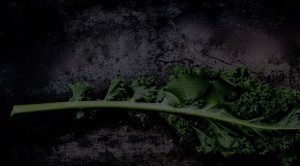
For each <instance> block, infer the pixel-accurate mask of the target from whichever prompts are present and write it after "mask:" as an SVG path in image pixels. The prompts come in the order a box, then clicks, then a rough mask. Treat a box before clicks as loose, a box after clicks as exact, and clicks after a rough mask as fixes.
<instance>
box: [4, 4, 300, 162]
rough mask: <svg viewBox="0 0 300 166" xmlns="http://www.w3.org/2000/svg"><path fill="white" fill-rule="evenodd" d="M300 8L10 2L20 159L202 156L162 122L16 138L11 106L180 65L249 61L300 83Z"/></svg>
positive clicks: (7, 21) (7, 64) (7, 31)
mask: <svg viewBox="0 0 300 166" xmlns="http://www.w3.org/2000/svg"><path fill="white" fill-rule="evenodd" d="M1 3H2V2H1ZM298 9H299V8H298V6H297V5H296V0H295V1H283V0H281V1H276V2H274V1H271V0H267V1H263V0H255V1H246V0H244V1H234V0H228V1H219V0H214V1H207V0H202V1H197V3H196V1H192V0H188V1H179V0H177V1H176V0H173V1H171V0H163V1H155V0H151V1H150V0H148V1H117V0H113V1H109V2H104V1H96V0H74V1H70V0H57V1H55V0H30V1H26V2H25V1H19V0H11V1H8V2H4V3H3V4H1V10H0V11H1V12H0V14H1V15H0V42H1V44H0V50H1V51H0V92H1V94H0V98H1V101H0V103H1V107H0V109H1V114H0V115H1V123H3V125H1V127H2V128H3V129H1V131H3V132H2V133H3V134H1V137H2V138H3V139H5V140H4V141H2V142H3V143H4V144H5V145H6V148H3V149H7V150H4V151H5V152H4V153H5V154H6V156H7V157H8V158H9V159H11V161H13V162H12V164H20V163H22V162H28V163H31V162H33V163H35V164H38V165H40V164H45V163H47V164H52V165H56V164H62V163H72V164H76V163H77V164H87V163H89V164H95V163H97V162H100V163H101V162H103V163H106V162H114V163H115V164H124V163H130V162H133V161H136V163H139V164H140V163H145V162H146V161H152V163H154V165H159V164H161V163H162V164H163V163H174V164H175V163H177V162H182V163H185V164H187V163H190V164H193V163H194V164H195V160H196V158H195V157H192V159H186V156H187V155H186V156H185V155H184V153H186V152H184V153H181V152H180V148H178V147H177V145H176V143H174V140H173V139H172V137H171V135H170V134H169V133H168V132H162V131H161V130H163V129H160V128H161V126H158V128H159V129H158V130H155V129H147V130H145V129H141V128H134V127H133V126H130V125H128V124H126V123H125V124H121V125H118V123H117V122H116V123H114V124H115V125H112V126H106V127H105V125H104V126H103V124H100V125H99V124H98V125H96V126H98V128H94V129H93V130H88V131H89V132H86V130H87V128H90V126H89V125H87V126H89V127H87V128H84V129H82V130H79V131H69V130H67V129H65V131H62V132H60V133H59V134H57V133H55V132H54V133H55V134H52V135H51V134H49V135H50V136H49V135H47V134H45V135H46V136H49V139H47V140H46V141H44V142H43V141H38V140H39V139H41V138H39V136H38V135H39V134H38V132H40V130H37V132H33V133H31V134H33V137H37V139H33V140H35V141H37V142H35V141H33V140H30V139H32V138H31V137H30V136H28V133H27V135H26V132H24V133H23V135H22V134H20V135H18V134H17V135H18V137H20V139H13V141H10V144H6V143H5V142H6V141H7V140H9V139H11V137H16V135H14V134H15V133H14V132H13V131H12V130H14V129H15V128H14V127H9V126H8V125H10V123H11V122H8V114H9V111H10V110H11V106H12V105H13V104H21V103H36V102H49V101H65V100H67V99H68V96H69V95H70V92H69V89H68V83H70V82H78V81H79V82H81V81H87V82H89V83H91V84H92V85H94V86H95V87H96V91H97V92H98V97H101V96H103V95H104V92H105V90H106V89H107V87H108V85H109V81H110V80H111V79H112V78H114V77H116V76H117V75H121V76H123V77H125V78H126V79H127V80H128V81H130V80H132V79H134V78H137V77H139V76H141V75H152V76H156V77H158V78H159V81H160V82H164V81H166V77H165V76H166V75H168V74H169V72H170V69H171V68H172V66H176V65H181V66H199V67H203V66H209V67H217V68H224V69H230V68H235V67H247V68H249V69H250V71H251V72H252V73H253V75H256V76H257V77H260V78H262V79H264V80H266V81H267V82H268V83H270V84H271V85H273V86H291V87H294V88H298V89H299V88H300V58H299V45H300V44H299V43H300V41H299V40H300V37H299V36H300V24H299V19H298V18H299V17H298V16H299V15H298V14H299V12H298ZM2 114H3V115H2ZM2 119H3V120H2ZM27 121H28V120H27ZM36 121H38V122H36ZM58 121H59V120H58ZM60 121H63V120H60ZM21 122H23V121H21ZM21 122H20V123H21ZM25 122H26V120H25ZM25 122H24V123H25ZM34 122H35V123H33V122H32V124H36V125H41V124H44V123H43V122H41V121H39V120H36V119H35V121H34ZM27 123H29V124H30V122H26V124H27ZM49 123H50V124H49ZM52 123H54V122H51V121H47V123H46V122H45V124H44V127H45V126H48V125H49V126H51V127H52V128H51V127H50V129H49V131H52V130H55V129H53V128H57V127H58V128H59V126H56V125H54V124H52ZM32 124H31V125H32ZM58 124H60V125H66V126H68V127H69V128H72V126H71V125H70V124H64V123H58ZM19 125H22V124H19ZM85 125H86V124H85ZM41 126H43V125H41ZM17 128H18V127H17ZM46 128H47V127H46ZM66 128H67V127H66ZM126 128H128V129H126ZM7 129H9V130H11V131H10V132H8V131H7ZM16 130H17V129H16ZM18 130H19V129H18ZM18 130H17V131H18ZM27 130H29V129H27ZM30 130H33V131H35V129H34V128H30ZM7 133H8V134H7ZM78 133H79V134H78ZM80 133H81V134H80ZM2 135H3V136H2ZM7 135H9V136H7ZM24 135H25V136H24ZM78 135H79V136H78ZM99 137H109V141H108V140H106V139H105V138H104V139H98V138H99ZM23 138H24V139H23ZM43 138H44V137H43ZM132 138H135V139H136V140H139V139H140V141H136V140H132ZM22 139H23V141H20V140H22ZM82 142H83V143H82ZM110 142H112V143H110ZM175 142H176V141H175ZM178 156H185V157H181V158H180V157H178ZM3 158H4V157H3ZM96 161H97V162H96ZM160 161H161V162H160Z"/></svg>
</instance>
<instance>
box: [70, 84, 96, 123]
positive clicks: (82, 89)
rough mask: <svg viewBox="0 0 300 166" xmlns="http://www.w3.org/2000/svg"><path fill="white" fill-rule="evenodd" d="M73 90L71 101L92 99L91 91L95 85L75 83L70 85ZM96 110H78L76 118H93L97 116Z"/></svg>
mask: <svg viewBox="0 0 300 166" xmlns="http://www.w3.org/2000/svg"><path fill="white" fill-rule="evenodd" d="M69 87H70V89H71V91H72V97H71V98H70V99H69V101H70V102H78V101H84V100H90V99H91V97H90V96H91V93H92V91H93V87H92V86H91V85H90V84H88V83H75V84H70V85H69ZM95 114H96V112H95V111H89V112H84V111H77V112H76V119H78V120H83V119H92V118H94V117H95Z"/></svg>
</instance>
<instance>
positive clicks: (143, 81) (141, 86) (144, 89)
mask: <svg viewBox="0 0 300 166" xmlns="http://www.w3.org/2000/svg"><path fill="white" fill-rule="evenodd" d="M130 87H131V89H132V91H133V95H132V98H131V101H136V102H141V101H143V102H155V101H156V98H157V91H158V90H157V84H156V82H155V79H154V78H153V77H141V78H138V79H137V80H134V81H133V82H132V83H131V85H130Z"/></svg>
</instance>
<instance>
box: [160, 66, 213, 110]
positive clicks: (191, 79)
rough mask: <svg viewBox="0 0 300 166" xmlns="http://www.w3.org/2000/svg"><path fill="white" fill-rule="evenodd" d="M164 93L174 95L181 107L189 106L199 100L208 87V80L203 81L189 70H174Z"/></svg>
mask: <svg viewBox="0 0 300 166" xmlns="http://www.w3.org/2000/svg"><path fill="white" fill-rule="evenodd" d="M173 73H174V74H173V75H172V76H171V77H170V81H169V82H168V84H167V85H166V86H165V87H164V90H165V91H168V92H171V93H172V94H174V95H176V96H177V97H178V99H179V101H180V103H181V104H183V105H189V104H192V103H194V102H196V101H197V100H198V99H200V98H201V97H202V96H203V95H204V94H205V92H206V91H207V90H208V88H209V86H210V82H209V80H206V79H203V78H202V77H201V76H200V75H199V74H197V73H196V72H195V71H194V70H192V69H189V68H175V69H174V72H173Z"/></svg>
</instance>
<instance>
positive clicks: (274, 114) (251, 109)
mask: <svg viewBox="0 0 300 166" xmlns="http://www.w3.org/2000/svg"><path fill="white" fill-rule="evenodd" d="M299 103H300V93H299V92H298V91H296V90H292V89H288V88H279V89H273V88H271V87H270V86H268V85H266V84H263V83H261V84H259V85H258V86H257V87H255V88H252V89H250V90H248V91H247V92H245V93H244V94H242V95H241V97H240V99H239V100H236V101H235V102H234V103H233V104H232V110H230V112H231V113H232V114H233V115H235V116H236V117H238V118H241V119H253V118H258V117H264V118H265V119H266V120H267V121H270V122H276V121H278V120H279V119H280V118H281V117H282V116H284V115H286V114H287V113H288V112H289V111H291V110H292V109H293V108H295V106H297V104H299Z"/></svg>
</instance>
